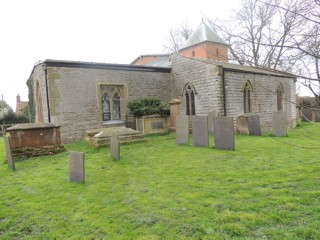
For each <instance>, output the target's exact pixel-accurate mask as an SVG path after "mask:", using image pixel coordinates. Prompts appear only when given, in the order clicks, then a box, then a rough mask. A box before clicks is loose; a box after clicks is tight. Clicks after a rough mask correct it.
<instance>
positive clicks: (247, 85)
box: [242, 80, 253, 114]
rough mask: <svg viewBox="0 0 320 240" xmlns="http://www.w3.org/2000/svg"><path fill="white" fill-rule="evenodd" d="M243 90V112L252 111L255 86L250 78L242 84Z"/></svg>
mask: <svg viewBox="0 0 320 240" xmlns="http://www.w3.org/2000/svg"><path fill="white" fill-rule="evenodd" d="M242 92H243V112H244V113H245V114H246V113H251V112H252V93H253V87H252V84H251V82H250V81H249V80H246V81H245V82H244V84H243V86H242Z"/></svg>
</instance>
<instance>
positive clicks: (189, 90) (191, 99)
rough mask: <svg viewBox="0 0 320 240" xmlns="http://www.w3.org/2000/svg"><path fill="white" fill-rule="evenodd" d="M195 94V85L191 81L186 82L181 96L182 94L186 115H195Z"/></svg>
mask: <svg viewBox="0 0 320 240" xmlns="http://www.w3.org/2000/svg"><path fill="white" fill-rule="evenodd" d="M196 94H197V91H196V90H195V87H194V86H193V84H192V83H190V82H188V83H186V84H185V85H184V87H183V91H182V94H181V95H182V96H184V100H185V111H186V115H188V116H192V115H196V109H195V106H196V103H195V95H196Z"/></svg>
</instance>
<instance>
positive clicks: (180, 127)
mask: <svg viewBox="0 0 320 240" xmlns="http://www.w3.org/2000/svg"><path fill="white" fill-rule="evenodd" d="M176 144H189V117H188V116H176Z"/></svg>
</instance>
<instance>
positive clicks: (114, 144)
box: [110, 133, 120, 160]
mask: <svg viewBox="0 0 320 240" xmlns="http://www.w3.org/2000/svg"><path fill="white" fill-rule="evenodd" d="M110 155H111V157H113V158H115V159H116V160H120V142H119V139H118V135H117V133H112V135H111V141H110Z"/></svg>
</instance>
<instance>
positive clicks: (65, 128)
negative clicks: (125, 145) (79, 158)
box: [48, 67, 170, 143]
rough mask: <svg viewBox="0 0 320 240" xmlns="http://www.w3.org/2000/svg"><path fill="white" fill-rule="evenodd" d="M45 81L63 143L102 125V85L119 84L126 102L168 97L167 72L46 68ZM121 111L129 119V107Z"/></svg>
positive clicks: (167, 99)
mask: <svg viewBox="0 0 320 240" xmlns="http://www.w3.org/2000/svg"><path fill="white" fill-rule="evenodd" d="M48 82H49V100H50V108H51V109H50V113H51V122H52V123H55V124H58V125H61V138H62V142H64V143H66V142H72V141H75V140H77V139H81V138H82V137H83V134H84V132H85V130H87V129H94V128H101V127H102V123H103V121H102V114H101V100H100V97H101V96H100V95H99V93H100V85H101V84H114V85H122V86H123V87H124V91H126V93H125V95H126V98H125V99H121V101H125V102H127V101H130V100H133V99H136V98H140V97H155V98H159V99H161V101H162V102H163V103H168V102H169V100H170V93H169V91H168V89H169V73H157V72H140V71H125V70H106V69H92V68H71V67H48ZM125 106H126V104H125ZM124 112H125V113H126V116H125V119H130V120H131V121H132V120H133V118H132V117H130V116H128V115H129V114H128V109H125V111H124ZM122 113H123V109H122ZM132 125H133V124H132V123H131V125H130V126H132Z"/></svg>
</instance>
